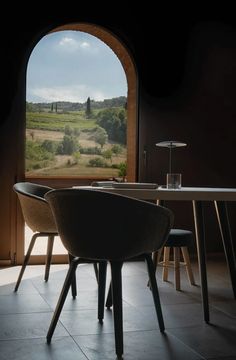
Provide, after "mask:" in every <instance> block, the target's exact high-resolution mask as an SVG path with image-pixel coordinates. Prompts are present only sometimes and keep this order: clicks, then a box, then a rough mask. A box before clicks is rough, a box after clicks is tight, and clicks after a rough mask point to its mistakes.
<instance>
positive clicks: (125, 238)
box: [45, 189, 173, 261]
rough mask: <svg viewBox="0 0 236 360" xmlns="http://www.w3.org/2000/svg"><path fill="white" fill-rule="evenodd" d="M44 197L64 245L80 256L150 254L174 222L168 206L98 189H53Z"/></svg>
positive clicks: (111, 257)
mask: <svg viewBox="0 0 236 360" xmlns="http://www.w3.org/2000/svg"><path fill="white" fill-rule="evenodd" d="M45 198H46V200H47V201H48V202H49V204H50V206H51V208H52V212H53V213H54V217H55V221H56V224H57V228H58V232H59V234H60V237H61V240H62V242H63V244H64V246H65V248H66V249H67V250H68V252H69V253H71V254H72V255H74V256H78V257H82V258H89V259H100V260H102V259H104V260H113V261H114V260H125V259H128V258H131V257H134V256H138V255H141V254H143V253H151V252H153V251H156V250H158V249H159V248H161V247H162V246H163V244H164V243H165V241H166V239H167V237H168V234H169V231H170V228H171V226H172V223H173V214H172V212H171V211H170V210H169V209H167V208H164V207H162V206H158V205H155V204H151V203H148V202H145V201H141V200H137V199H133V198H129V197H126V196H121V195H117V194H112V193H108V192H105V191H100V190H99V191H98V190H85V189H60V190H52V191H49V192H48V193H47V194H46V195H45Z"/></svg>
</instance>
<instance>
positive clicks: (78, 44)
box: [58, 36, 91, 52]
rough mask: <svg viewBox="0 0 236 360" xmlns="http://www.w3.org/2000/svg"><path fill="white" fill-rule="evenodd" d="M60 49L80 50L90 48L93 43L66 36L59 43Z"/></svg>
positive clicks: (68, 50)
mask: <svg viewBox="0 0 236 360" xmlns="http://www.w3.org/2000/svg"><path fill="white" fill-rule="evenodd" d="M58 49H60V50H63V51H67V52H76V51H78V50H89V49H91V45H90V43H89V42H88V41H78V40H75V39H73V38H71V37H68V36H64V37H63V38H62V39H61V40H60V41H59V43H58Z"/></svg>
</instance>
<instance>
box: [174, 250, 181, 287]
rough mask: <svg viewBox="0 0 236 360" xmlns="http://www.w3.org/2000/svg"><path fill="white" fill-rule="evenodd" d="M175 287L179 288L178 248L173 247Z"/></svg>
mask: <svg viewBox="0 0 236 360" xmlns="http://www.w3.org/2000/svg"><path fill="white" fill-rule="evenodd" d="M174 269H175V289H176V290H180V248H179V247H174Z"/></svg>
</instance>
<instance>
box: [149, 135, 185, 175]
mask: <svg viewBox="0 0 236 360" xmlns="http://www.w3.org/2000/svg"><path fill="white" fill-rule="evenodd" d="M156 146H159V147H167V148H169V173H171V172H172V153H171V151H172V149H174V148H176V147H182V146H187V144H186V143H184V142H180V141H175V140H167V141H161V142H158V143H156Z"/></svg>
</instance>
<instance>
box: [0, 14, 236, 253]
mask: <svg viewBox="0 0 236 360" xmlns="http://www.w3.org/2000/svg"><path fill="white" fill-rule="evenodd" d="M44 10H45V9H44ZM28 11H30V9H28ZM32 13H33V11H32ZM101 13H102V14H103V15H101ZM101 13H99V12H96V11H93V12H92V11H91V9H90V11H86V10H83V11H82V10H81V9H80V11H78V10H75V9H70V11H69V10H68V9H67V11H63V12H61V15H60V14H59V13H58V11H55V12H54V13H52V14H49V12H48V11H44V12H43V11H41V12H40V11H37V13H35V14H34V16H29V14H27V21H25V20H26V19H23V18H22V17H20V18H19V19H18V20H17V21H16V22H12V23H11V24H9V26H8V27H7V28H6V26H5V25H4V26H3V24H1V31H2V34H4V36H3V39H2V40H1V54H2V55H1V64H2V66H1V70H2V73H1V85H2V89H4V96H3V98H2V99H3V103H2V107H1V110H2V111H1V122H2V125H1V134H0V140H1V143H0V156H1V164H3V165H4V166H3V167H1V170H0V171H1V187H0V188H1V191H2V193H3V194H4V196H3V199H4V201H3V203H2V209H3V208H4V206H5V208H8V207H9V199H10V195H9V194H10V192H11V189H12V184H13V183H14V182H15V181H16V180H17V161H19V159H18V160H17V157H18V155H19V153H18V151H17V149H18V146H20V141H22V139H20V138H18V141H19V143H17V142H16V141H15V139H14V136H12V134H13V133H14V132H15V131H17V132H18V133H20V130H19V128H20V126H21V124H20V123H19V119H20V118H21V117H22V114H23V112H24V104H23V100H24V96H25V95H24V94H25V81H24V79H25V74H24V71H23V69H24V66H25V62H26V60H27V58H28V56H29V54H30V51H31V49H32V48H33V45H34V44H36V43H37V41H38V40H39V39H40V38H41V36H43V35H44V34H45V33H47V31H49V30H50V29H52V28H54V27H56V26H59V25H62V24H65V23H73V22H75V23H76V22H89V23H94V24H96V25H101V26H104V27H105V28H106V29H108V30H110V31H112V32H113V34H116V35H117V36H118V37H119V39H121V41H123V42H124V44H126V46H127V47H128V48H129V50H130V52H131V54H132V56H133V58H134V61H135V63H136V66H137V75H138V80H139V99H138V104H139V179H140V180H141V181H151V182H158V183H159V184H164V183H165V176H166V172H167V164H168V152H167V151H166V150H165V149H161V148H157V147H156V146H155V144H156V143H157V142H158V141H163V140H179V141H184V142H186V143H187V147H186V148H181V149H176V150H174V152H173V163H174V169H175V170H176V171H177V172H181V173H182V174H183V185H185V186H188V185H189V186H191V185H196V186H219V187H227V186H230V187H236V185H235V184H236V170H235V167H234V155H235V150H234V148H235V129H236V126H235V119H236V101H235V97H236V91H235V84H236V29H235V26H234V23H233V22H231V21H230V20H227V18H226V19H225V18H224V19H220V18H219V17H217V18H215V19H214V18H212V17H211V18H209V19H207V17H205V18H204V19H201V18H200V17H199V18H196V17H195V18H191V17H186V16H185V17H184V16H182V15H181V14H180V15H178V14H176V13H173V15H172V16H170V14H169V13H168V14H166V13H165V14H164V16H163V13H159V14H156V13H155V14H154V13H153V11H152V9H150V11H149V12H148V11H146V13H145V14H143V13H141V14H140V15H136V14H134V13H131V14H128V13H127V11H125V9H124V8H122V9H121V8H119V12H118V11H116V16H115V15H114V14H112V13H111V12H110V14H107V15H104V14H105V13H103V12H101ZM36 15H37V16H36ZM144 16H147V17H148V18H145V23H144ZM17 114H18V115H19V116H17ZM9 149H10V150H9ZM144 150H145V151H147V162H146V163H145V162H144V161H143V160H144V159H143V153H144ZM4 173H5V175H6V176H7V177H4ZM6 179H7V180H6ZM7 194H8V195H7ZM169 206H170V207H172V208H173V209H174V210H175V212H176V220H175V225H176V226H183V227H189V228H193V221H192V212H191V211H192V210H191V204H189V203H186V204H185V203H181V204H169ZM211 206H212V205H210V204H206V214H207V215H209V216H208V217H207V221H206V231H207V234H209V235H210V234H211V237H210V239H209V241H208V249H209V250H211V251H218V250H221V245H220V241H219V233H218V231H215V230H214V228H215V225H216V223H215V218H214V216H212V208H211ZM1 215H3V217H0V218H2V220H1V221H3V222H4V224H5V223H6V221H8V223H9V228H10V224H11V221H12V220H11V219H10V216H11V214H10V210H9V211H7V212H6V211H4V210H1ZM235 218H236V211H235V206H234V205H230V219H231V221H232V225H233V228H232V231H233V234H235V233H236V226H235V224H234V219H235ZM0 225H1V224H0ZM212 234H213V236H212ZM5 237H7V233H6V232H5ZM4 240H5V239H4Z"/></svg>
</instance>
